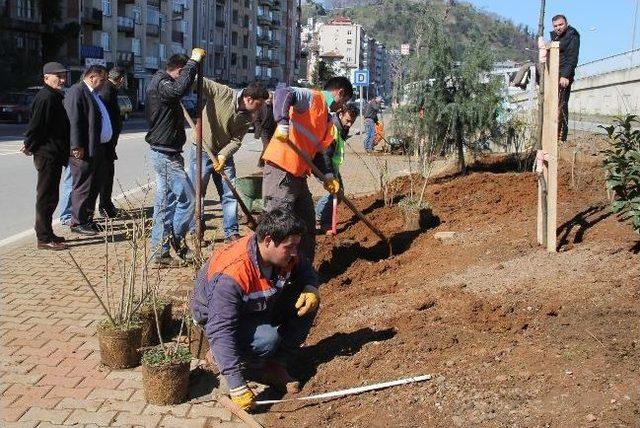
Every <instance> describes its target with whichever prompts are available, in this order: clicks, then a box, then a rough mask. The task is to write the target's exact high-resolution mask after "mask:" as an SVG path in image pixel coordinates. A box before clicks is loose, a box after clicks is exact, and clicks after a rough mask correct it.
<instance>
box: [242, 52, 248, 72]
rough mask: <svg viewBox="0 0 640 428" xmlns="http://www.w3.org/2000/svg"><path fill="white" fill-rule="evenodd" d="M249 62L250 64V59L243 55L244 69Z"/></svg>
mask: <svg viewBox="0 0 640 428" xmlns="http://www.w3.org/2000/svg"><path fill="white" fill-rule="evenodd" d="M248 64H249V59H248V58H247V56H246V55H242V69H243V70H246V69H247V65H248Z"/></svg>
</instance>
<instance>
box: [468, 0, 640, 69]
mask: <svg viewBox="0 0 640 428" xmlns="http://www.w3.org/2000/svg"><path fill="white" fill-rule="evenodd" d="M467 1H468V2H469V3H472V4H473V5H475V6H476V7H478V8H479V9H481V10H485V11H487V12H494V13H497V14H498V15H501V16H503V17H505V18H508V19H510V20H512V21H513V22H515V23H517V24H519V23H522V24H526V25H528V26H529V28H531V29H533V30H534V32H537V29H538V13H539V8H540V1H539V0H467ZM546 2H547V6H546V9H547V10H546V14H545V37H547V38H548V32H549V31H550V29H551V17H552V16H553V15H556V14H558V13H562V14H564V15H566V16H567V19H568V21H569V25H571V26H573V27H575V28H576V29H577V30H578V31H579V32H580V43H581V46H580V63H584V62H587V61H591V60H594V59H598V58H602V57H605V56H608V55H613V54H615V53H620V52H624V51H627V50H629V49H631V40H632V39H631V35H632V28H633V20H634V13H635V8H636V0H546ZM639 15H640V13H639ZM635 47H636V48H639V47H640V16H638V20H637V25H636V37H635Z"/></svg>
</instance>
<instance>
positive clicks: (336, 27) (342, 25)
mask: <svg viewBox="0 0 640 428" xmlns="http://www.w3.org/2000/svg"><path fill="white" fill-rule="evenodd" d="M317 41H318V53H319V57H334V58H335V57H338V56H340V57H342V59H340V61H339V62H338V66H337V70H336V71H337V72H338V74H340V75H342V76H346V77H349V78H351V76H352V75H353V72H354V71H355V70H359V69H361V68H363V65H364V58H365V43H366V37H365V32H364V30H363V28H362V25H360V24H355V23H354V22H352V21H351V20H350V19H349V18H344V17H340V18H336V19H333V20H331V21H329V22H328V23H326V24H324V25H321V26H319V28H318V37H317Z"/></svg>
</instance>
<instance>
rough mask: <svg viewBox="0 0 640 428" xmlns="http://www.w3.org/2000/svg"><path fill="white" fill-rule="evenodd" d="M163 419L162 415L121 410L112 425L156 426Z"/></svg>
mask: <svg viewBox="0 0 640 428" xmlns="http://www.w3.org/2000/svg"><path fill="white" fill-rule="evenodd" d="M160 419H162V416H161V415H138V414H133V413H126V412H120V413H118V414H117V415H116V417H115V420H114V421H113V423H112V424H111V426H116V427H117V426H131V427H134V426H135V427H139V426H143V427H150V428H151V427H156V426H158V423H160Z"/></svg>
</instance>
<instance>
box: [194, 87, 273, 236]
mask: <svg viewBox="0 0 640 428" xmlns="http://www.w3.org/2000/svg"><path fill="white" fill-rule="evenodd" d="M202 94H203V96H204V97H205V98H206V99H207V104H206V106H205V108H204V113H205V114H203V115H202V117H203V119H202V120H203V122H202V148H203V149H204V150H203V152H202V159H201V162H202V176H201V177H200V179H201V180H202V181H201V183H202V187H201V188H202V195H203V196H204V195H205V194H206V192H207V185H208V184H209V179H210V178H211V179H213V183H214V184H215V186H216V190H217V191H218V195H219V196H220V204H221V205H222V225H223V228H224V236H225V240H226V241H227V242H230V241H235V240H237V239H238V238H240V232H239V229H238V215H237V211H238V201H236V199H235V197H234V196H233V193H232V191H231V189H230V188H229V185H228V184H227V182H226V181H223V179H222V176H221V174H220V173H221V172H223V171H224V173H225V174H226V175H227V177H228V178H229V180H231V181H232V182H234V180H235V178H236V166H235V163H234V162H233V155H234V154H235V152H237V151H238V149H239V148H240V145H241V144H242V139H243V138H244V136H245V134H246V133H247V131H248V130H249V127H250V126H251V124H252V123H253V120H254V116H255V114H256V112H257V111H259V110H260V108H262V105H263V104H264V102H265V101H266V100H268V99H269V92H268V91H267V90H266V89H265V88H263V87H262V86H261V85H259V84H256V83H252V84H251V85H249V86H247V87H246V88H244V89H242V90H239V91H236V90H234V89H232V88H230V87H228V86H225V85H221V84H219V83H216V82H214V81H213V80H211V79H207V78H204V79H203V81H202ZM214 159H215V161H214ZM196 162H197V159H196V150H195V146H194V147H193V150H192V154H191V161H190V163H189V164H190V167H189V179H190V180H191V182H192V183H193V185H194V186H195V183H196V180H197V178H196ZM202 230H204V228H202ZM190 232H191V234H192V235H195V233H196V221H195V218H194V219H193V220H192V222H191V225H190ZM200 238H202V237H200Z"/></svg>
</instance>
